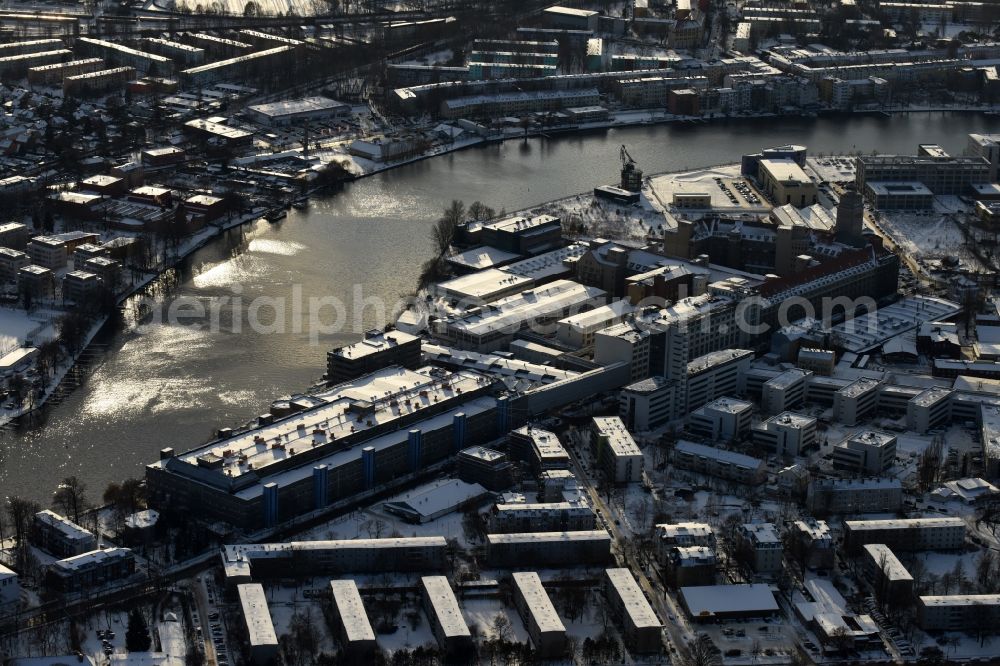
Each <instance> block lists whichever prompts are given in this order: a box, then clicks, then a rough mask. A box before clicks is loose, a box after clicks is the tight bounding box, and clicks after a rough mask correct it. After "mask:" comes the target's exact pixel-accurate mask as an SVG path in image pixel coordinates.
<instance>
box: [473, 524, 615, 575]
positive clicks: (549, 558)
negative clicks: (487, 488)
mask: <svg viewBox="0 0 1000 666" xmlns="http://www.w3.org/2000/svg"><path fill="white" fill-rule="evenodd" d="M610 558H611V536H610V535H609V534H608V533H607V532H606V531H605V530H585V531H579V532H517V533H514V534H487V535H486V560H487V562H488V563H489V566H493V567H505V568H514V567H518V566H521V565H522V564H523V563H525V562H530V563H531V564H532V565H533V566H538V567H570V566H586V565H599V564H606V563H607V561H608V560H609V559H610Z"/></svg>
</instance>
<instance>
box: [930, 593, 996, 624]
mask: <svg viewBox="0 0 1000 666" xmlns="http://www.w3.org/2000/svg"><path fill="white" fill-rule="evenodd" d="M998 625H1000V594H948V595H936V596H923V597H917V626H919V627H920V628H921V629H923V630H924V631H965V632H968V631H976V630H977V629H979V628H983V629H986V630H987V631H994V630H995V629H996V627H997V626H998Z"/></svg>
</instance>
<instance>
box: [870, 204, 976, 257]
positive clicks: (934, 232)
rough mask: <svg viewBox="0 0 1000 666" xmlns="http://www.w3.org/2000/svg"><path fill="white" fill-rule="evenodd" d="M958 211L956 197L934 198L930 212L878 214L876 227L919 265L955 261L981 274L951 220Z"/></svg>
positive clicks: (953, 221) (957, 227) (956, 226)
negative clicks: (942, 260) (948, 258)
mask: <svg viewBox="0 0 1000 666" xmlns="http://www.w3.org/2000/svg"><path fill="white" fill-rule="evenodd" d="M961 209H962V205H961V203H960V202H959V201H958V199H957V197H936V198H935V202H934V210H932V211H880V212H879V225H880V226H881V227H882V229H883V230H884V231H885V232H886V233H887V234H889V236H890V237H891V238H892V241H893V243H895V245H896V247H897V248H898V249H899V250H900V251H901V252H903V253H906V254H908V255H910V256H913V257H915V258H916V259H918V260H919V261H921V262H927V261H931V260H940V259H944V258H946V257H954V258H957V259H958V260H959V261H960V262H961V266H962V268H963V269H966V270H976V271H983V270H988V267H986V266H983V265H982V263H981V262H980V261H979V259H977V258H976V256H975V255H974V254H973V253H972V252H971V251H970V250H969V248H968V246H967V243H966V238H965V236H964V234H963V233H962V230H961V229H960V228H959V226H958V224H957V223H956V221H955V213H956V212H957V211H959V210H961Z"/></svg>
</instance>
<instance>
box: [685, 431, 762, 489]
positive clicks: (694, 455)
mask: <svg viewBox="0 0 1000 666" xmlns="http://www.w3.org/2000/svg"><path fill="white" fill-rule="evenodd" d="M673 464H674V467H676V468H677V469H685V470H689V471H692V472H697V473H699V474H706V475H708V476H714V477H717V478H720V479H725V480H727V481H735V482H736V483H745V484H748V485H759V484H761V483H764V481H766V480H767V469H766V468H765V466H764V461H763V460H760V459H758V458H754V457H752V456H748V455H744V454H742V453H736V452H735V451H727V450H725V449H717V448H715V447H711V446H704V445H702V444H695V443H694V442H689V441H686V440H681V441H679V442H677V445H676V446H674V455H673Z"/></svg>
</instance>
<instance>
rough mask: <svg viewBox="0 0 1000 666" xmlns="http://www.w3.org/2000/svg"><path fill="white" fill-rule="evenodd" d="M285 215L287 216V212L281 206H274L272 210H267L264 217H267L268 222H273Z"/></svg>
mask: <svg viewBox="0 0 1000 666" xmlns="http://www.w3.org/2000/svg"><path fill="white" fill-rule="evenodd" d="M287 216H288V212H287V211H286V210H285V209H283V208H276V209H275V210H272V211H270V212H268V214H267V215H265V216H264V217H265V218H266V219H267V221H268V222H271V223H272V224H273V223H274V222H277V221H278V220H282V219H284V218H286V217H287Z"/></svg>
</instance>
